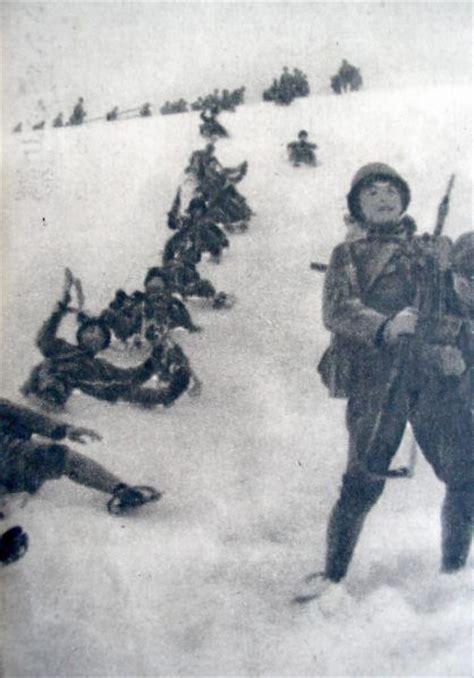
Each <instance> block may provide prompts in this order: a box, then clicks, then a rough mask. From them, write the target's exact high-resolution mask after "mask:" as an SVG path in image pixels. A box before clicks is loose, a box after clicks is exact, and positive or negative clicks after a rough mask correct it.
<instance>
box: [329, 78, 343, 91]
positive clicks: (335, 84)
mask: <svg viewBox="0 0 474 678" xmlns="http://www.w3.org/2000/svg"><path fill="white" fill-rule="evenodd" d="M331 89H332V91H333V92H334V94H341V93H342V84H341V78H340V77H339V75H333V76H332V78H331Z"/></svg>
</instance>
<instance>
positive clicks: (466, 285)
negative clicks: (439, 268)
mask: <svg viewBox="0 0 474 678" xmlns="http://www.w3.org/2000/svg"><path fill="white" fill-rule="evenodd" d="M451 267H452V271H453V280H454V289H455V291H456V294H457V295H458V297H459V299H460V300H461V301H462V303H464V304H465V305H466V306H467V307H468V308H469V309H470V310H471V311H474V231H469V232H468V233H464V234H463V235H461V236H460V237H459V238H458V239H457V240H456V242H455V243H454V245H453V248H452V250H451Z"/></svg>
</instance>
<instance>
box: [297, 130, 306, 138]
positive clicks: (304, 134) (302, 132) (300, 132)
mask: <svg viewBox="0 0 474 678" xmlns="http://www.w3.org/2000/svg"><path fill="white" fill-rule="evenodd" d="M307 138H308V132H307V131H306V130H305V129H302V130H300V131H299V132H298V139H307Z"/></svg>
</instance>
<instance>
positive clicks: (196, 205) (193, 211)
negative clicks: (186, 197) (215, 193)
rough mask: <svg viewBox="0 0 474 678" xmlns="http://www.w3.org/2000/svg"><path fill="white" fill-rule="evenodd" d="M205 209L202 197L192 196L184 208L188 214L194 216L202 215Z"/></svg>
mask: <svg viewBox="0 0 474 678" xmlns="http://www.w3.org/2000/svg"><path fill="white" fill-rule="evenodd" d="M206 209H207V205H206V202H205V200H203V198H193V199H192V200H191V202H190V203H189V205H188V209H187V210H186V211H187V213H188V214H189V216H191V217H193V218H196V217H200V216H202V215H203V214H204V213H205V211H206Z"/></svg>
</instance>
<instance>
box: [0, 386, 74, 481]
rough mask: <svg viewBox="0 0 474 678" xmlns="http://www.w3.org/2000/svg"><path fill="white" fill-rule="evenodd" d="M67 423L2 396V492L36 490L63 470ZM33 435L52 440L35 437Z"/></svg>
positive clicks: (0, 423) (0, 458)
mask: <svg viewBox="0 0 474 678" xmlns="http://www.w3.org/2000/svg"><path fill="white" fill-rule="evenodd" d="M66 432H67V427H66V425H65V424H59V423H58V422H57V421H54V420H53V419H51V418H50V417H47V416H45V415H44V414H38V413H37V412H33V411H32V410H30V409H29V408H26V407H22V406H21V405H15V404H14V403H11V402H10V401H8V400H6V399H4V398H1V399H0V494H1V493H6V494H10V493H15V492H29V493H30V494H33V493H35V492H36V491H37V490H39V488H40V487H41V485H42V484H43V483H44V482H46V481H47V480H54V479H57V478H60V477H61V476H62V475H63V474H64V469H65V463H66V453H67V448H66V447H65V446H64V445H60V444H58V441H60V440H63V439H64V438H65V437H66ZM33 435H39V436H41V437H43V438H49V439H50V442H46V441H43V442H40V441H37V440H32V436H33Z"/></svg>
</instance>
